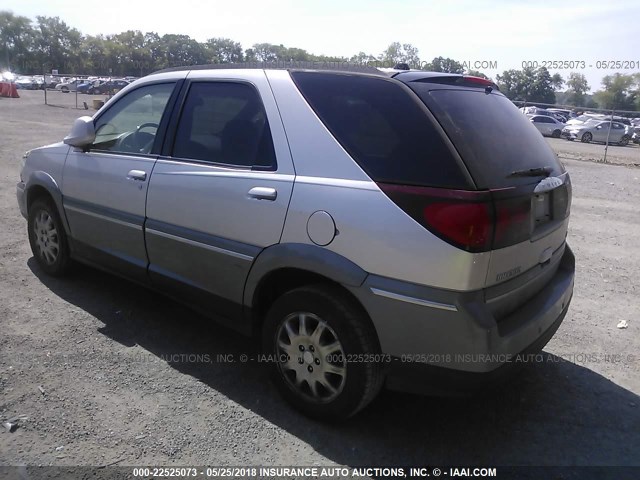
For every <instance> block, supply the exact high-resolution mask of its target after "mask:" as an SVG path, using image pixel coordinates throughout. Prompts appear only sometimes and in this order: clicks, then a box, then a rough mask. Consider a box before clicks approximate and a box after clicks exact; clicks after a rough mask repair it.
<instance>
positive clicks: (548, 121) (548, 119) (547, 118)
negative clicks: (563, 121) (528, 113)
mask: <svg viewBox="0 0 640 480" xmlns="http://www.w3.org/2000/svg"><path fill="white" fill-rule="evenodd" d="M542 123H556V122H554V121H553V118H551V117H542Z"/></svg>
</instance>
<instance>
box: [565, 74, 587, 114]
mask: <svg viewBox="0 0 640 480" xmlns="http://www.w3.org/2000/svg"><path fill="white" fill-rule="evenodd" d="M567 87H569V88H568V89H567V93H568V94H569V97H568V100H567V101H568V102H569V103H570V104H571V105H575V106H576V107H582V106H584V105H585V95H586V94H587V92H588V91H589V89H590V87H589V82H587V77H585V76H584V75H583V74H582V73H576V72H571V73H570V74H569V80H567Z"/></svg>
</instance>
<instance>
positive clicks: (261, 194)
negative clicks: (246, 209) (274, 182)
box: [248, 187, 278, 202]
mask: <svg viewBox="0 0 640 480" xmlns="http://www.w3.org/2000/svg"><path fill="white" fill-rule="evenodd" d="M248 195H249V198H255V199H257V200H271V201H272V202H273V201H274V200H275V199H276V198H278V192H277V190H276V189H275V188H270V187H253V188H252V189H251V190H249V193H248Z"/></svg>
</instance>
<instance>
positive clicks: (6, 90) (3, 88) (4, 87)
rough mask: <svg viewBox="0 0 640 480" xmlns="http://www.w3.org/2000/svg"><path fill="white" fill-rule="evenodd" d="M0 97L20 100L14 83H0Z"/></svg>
mask: <svg viewBox="0 0 640 480" xmlns="http://www.w3.org/2000/svg"><path fill="white" fill-rule="evenodd" d="M0 97H8V98H20V95H18V89H17V88H16V84H15V83H10V82H0Z"/></svg>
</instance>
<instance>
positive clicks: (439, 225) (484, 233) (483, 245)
mask: <svg viewBox="0 0 640 480" xmlns="http://www.w3.org/2000/svg"><path fill="white" fill-rule="evenodd" d="M492 216H493V215H492V213H491V208H490V205H488V204H486V203H452V202H433V203H429V204H427V205H426V206H425V207H424V210H423V219H424V221H425V222H426V225H425V226H427V228H429V227H432V228H430V230H433V231H435V232H438V233H440V234H441V235H442V236H444V237H446V238H447V239H449V240H450V241H452V242H453V243H454V244H456V245H459V246H461V247H463V248H465V249H469V250H485V249H487V248H488V247H489V246H490V245H491V236H492V234H493V232H492V223H493V222H492V220H493V218H492Z"/></svg>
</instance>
